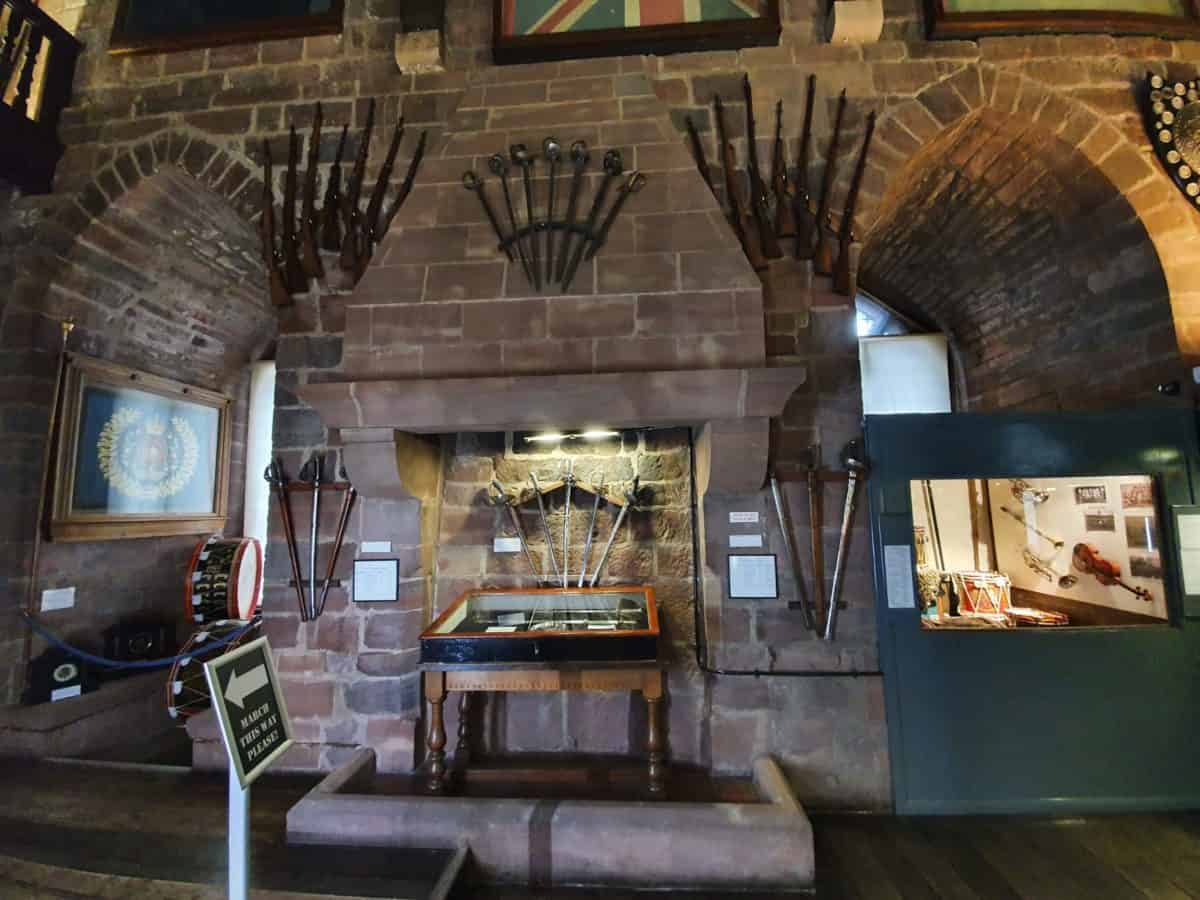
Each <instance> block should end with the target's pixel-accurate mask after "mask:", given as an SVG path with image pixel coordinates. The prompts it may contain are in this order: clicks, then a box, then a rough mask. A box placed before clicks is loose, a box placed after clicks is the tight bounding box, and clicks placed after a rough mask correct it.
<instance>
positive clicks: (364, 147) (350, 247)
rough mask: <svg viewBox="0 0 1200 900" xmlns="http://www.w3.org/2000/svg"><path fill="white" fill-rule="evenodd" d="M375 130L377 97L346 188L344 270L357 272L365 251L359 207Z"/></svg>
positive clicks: (369, 112) (342, 264)
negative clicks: (372, 135) (359, 261)
mask: <svg viewBox="0 0 1200 900" xmlns="http://www.w3.org/2000/svg"><path fill="white" fill-rule="evenodd" d="M374 130H375V98H374V97H372V98H371V102H370V103H369V104H368V106H367V124H366V126H365V127H364V128H363V133H362V137H361V138H360V139H359V144H358V157H357V158H356V159H355V160H354V171H353V172H351V173H350V185H349V187H348V188H347V190H346V209H345V215H344V216H343V219H344V223H345V226H346V233H345V235H343V237H342V254H341V258H340V259H339V261H338V265H340V266H341V267H342V271H344V272H357V271H358V260H359V258H360V257H361V256H362V255H363V253H364V252H365V251H364V250H363V249H362V247H361V245H362V243H363V214H362V211H361V210H360V209H359V208H358V204H359V201H360V200H361V199H362V187H363V182H364V181H365V180H366V177H367V157H368V156H369V155H370V153H371V132H372V131H374Z"/></svg>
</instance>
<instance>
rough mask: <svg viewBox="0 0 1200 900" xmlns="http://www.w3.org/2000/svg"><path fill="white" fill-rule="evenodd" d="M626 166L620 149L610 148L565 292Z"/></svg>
mask: <svg viewBox="0 0 1200 900" xmlns="http://www.w3.org/2000/svg"><path fill="white" fill-rule="evenodd" d="M624 168H625V166H624V163H622V162H621V153H620V151H619V150H609V151H608V152H607V153H605V154H604V180H603V181H602V182H600V190H598V191H596V198H595V200H593V201H592V210H591V212H589V213H588V218H587V225H585V226H584V236H583V237H582V238H581V239H580V241H579V243H578V244H576V245H575V254H574V255H573V256H572V257H571V262H570V263H569V264H568V265H567V270H566V272H565V273H564V275H563V283H562V291H563V293H564V294H565V293H566V292H567V290H568V289H569V288H570V287H571V281H572V280H573V279H574V278H575V270H576V269H578V268H579V264H580V262H582V261H583V253H584V250H586V249H587V246H588V241H589V239H593V238H594V236H595V234H596V221H597V220H598V219H599V218H600V210H601V209H603V208H604V201H605V200H606V199H607V198H608V191H609V188H611V187H612V183H613V180H614V179H616V178H617V177H618V176H619V175H620V174H621V172H622V171H624Z"/></svg>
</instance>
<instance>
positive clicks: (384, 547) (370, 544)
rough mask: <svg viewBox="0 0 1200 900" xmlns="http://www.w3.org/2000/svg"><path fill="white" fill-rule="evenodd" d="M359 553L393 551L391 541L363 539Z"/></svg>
mask: <svg viewBox="0 0 1200 900" xmlns="http://www.w3.org/2000/svg"><path fill="white" fill-rule="evenodd" d="M358 552H359V553H391V552H392V542H391V541H363V542H362V545H361V546H360V547H359V548H358Z"/></svg>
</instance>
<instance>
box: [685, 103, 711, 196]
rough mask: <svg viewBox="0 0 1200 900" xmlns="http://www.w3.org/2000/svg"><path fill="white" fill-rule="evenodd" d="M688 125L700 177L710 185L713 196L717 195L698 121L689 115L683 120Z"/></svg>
mask: <svg viewBox="0 0 1200 900" xmlns="http://www.w3.org/2000/svg"><path fill="white" fill-rule="evenodd" d="M683 122H684V124H685V125H686V126H687V133H688V143H689V144H690V145H691V148H692V158H693V159H694V160H695V161H696V168H697V169H699V170H700V177H701V178H703V179H704V183H705V184H707V185H708V189H709V190H710V191H712V194H713V196H714V197H715V196H717V188H716V186H715V185H714V184H713V181H712V172H711V171H710V170H709V168H708V157H707V156H705V155H704V145H703V144H702V143H700V135H699V133H698V132H697V131H696V123H695V122H693V121H692V117H691V116H687V117H685V118H684V120H683Z"/></svg>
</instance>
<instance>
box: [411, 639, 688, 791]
mask: <svg viewBox="0 0 1200 900" xmlns="http://www.w3.org/2000/svg"><path fill="white" fill-rule="evenodd" d="M421 670H422V672H423V678H424V681H425V699H426V700H428V701H429V709H430V716H429V733H428V735H427V738H426V744H427V746H428V748H429V790H430V791H432V792H434V793H441V792H442V791H444V790H445V788H446V720H445V717H444V715H443V706H444V704H445V702H446V694H447V693H448V692H450V691H459V692H460V694H461V698H460V701H459V726H458V749H459V752H460V753H461V752H465V750H466V747H467V743H468V736H469V735H468V725H467V713H468V707H469V704H470V699H469V698H470V695H471V693H472V692H473V691H640V692H641V694H642V696H643V697H645V698H646V705H647V711H648V716H647V720H648V727H647V734H646V748H647V750H648V751H649V770H648V774H649V778H650V790H651V792H652V793H654V794H656V795H660V796H661V794H662V792H663V789H664V778H665V776H666V753H665V748H666V743H667V742H666V737H667V735H666V724H665V721H664V719H663V712H662V698H663V687H664V683H665V679H666V673H665V672H664V671H663V669H662V666H661V665H660V664H658V663H656V662H645V663H634V662H621V663H602V662H599V663H548V664H537V663H425V664H422V666H421Z"/></svg>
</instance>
